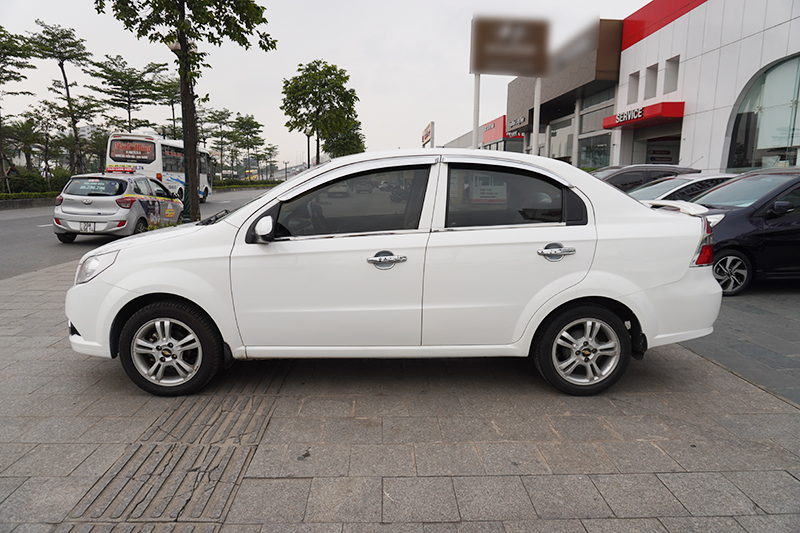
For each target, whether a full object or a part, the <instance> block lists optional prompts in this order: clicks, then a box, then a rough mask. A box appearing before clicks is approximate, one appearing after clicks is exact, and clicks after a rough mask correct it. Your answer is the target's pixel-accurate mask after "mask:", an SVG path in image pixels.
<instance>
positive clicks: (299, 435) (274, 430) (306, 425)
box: [261, 417, 325, 444]
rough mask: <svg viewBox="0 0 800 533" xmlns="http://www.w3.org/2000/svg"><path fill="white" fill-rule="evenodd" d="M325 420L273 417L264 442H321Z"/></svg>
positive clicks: (265, 433) (263, 439)
mask: <svg viewBox="0 0 800 533" xmlns="http://www.w3.org/2000/svg"><path fill="white" fill-rule="evenodd" d="M324 423H325V421H324V420H322V419H319V418H285V417H283V418H281V417H273V418H271V419H270V421H269V425H268V426H267V430H266V431H265V432H264V437H263V438H262V441H261V442H263V443H267V444H284V443H290V442H321V440H322V427H323V425H324Z"/></svg>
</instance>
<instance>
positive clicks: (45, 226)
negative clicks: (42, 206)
mask: <svg viewBox="0 0 800 533" xmlns="http://www.w3.org/2000/svg"><path fill="white" fill-rule="evenodd" d="M36 227H37V228H52V227H53V225H52V224H39V225H38V226H36Z"/></svg>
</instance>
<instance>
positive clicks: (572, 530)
mask: <svg viewBox="0 0 800 533" xmlns="http://www.w3.org/2000/svg"><path fill="white" fill-rule="evenodd" d="M503 526H504V527H505V530H506V533H586V528H585V527H583V524H582V523H581V521H580V520H525V521H518V522H514V521H506V522H503Z"/></svg>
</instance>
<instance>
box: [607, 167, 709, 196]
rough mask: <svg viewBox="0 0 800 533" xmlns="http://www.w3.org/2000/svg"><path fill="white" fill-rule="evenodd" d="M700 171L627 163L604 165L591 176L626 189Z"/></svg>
mask: <svg viewBox="0 0 800 533" xmlns="http://www.w3.org/2000/svg"><path fill="white" fill-rule="evenodd" d="M692 172H700V171H699V170H697V169H696V168H688V167H681V166H678V165H627V166H624V167H619V166H616V167H604V168H601V169H598V170H595V171H593V172H591V174H592V176H594V177H595V178H598V179H600V180H603V181H605V182H607V183H609V184H611V185H613V186H614V187H616V188H617V189H620V190H623V191H627V190H629V189H633V188H634V187H638V186H640V185H644V184H645V183H650V182H651V181H653V180H657V179H659V178H666V177H670V176H677V175H678V174H691V173H692Z"/></svg>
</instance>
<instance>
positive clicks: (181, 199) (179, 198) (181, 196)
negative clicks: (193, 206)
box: [176, 189, 183, 202]
mask: <svg viewBox="0 0 800 533" xmlns="http://www.w3.org/2000/svg"><path fill="white" fill-rule="evenodd" d="M176 196H177V198H178V200H180V201H181V202H182V201H183V189H178V194H177V195H176Z"/></svg>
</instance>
